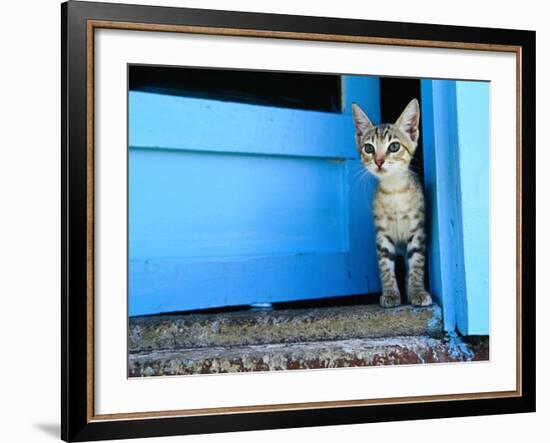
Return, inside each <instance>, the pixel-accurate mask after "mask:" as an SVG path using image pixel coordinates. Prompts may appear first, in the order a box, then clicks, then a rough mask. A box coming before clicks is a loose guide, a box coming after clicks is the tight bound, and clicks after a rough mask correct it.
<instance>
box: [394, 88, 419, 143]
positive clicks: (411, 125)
mask: <svg viewBox="0 0 550 443" xmlns="http://www.w3.org/2000/svg"><path fill="white" fill-rule="evenodd" d="M395 124H396V125H397V126H399V127H400V128H401V129H403V130H404V131H405V132H406V133H407V134H409V137H410V138H411V140H412V141H413V142H415V143H416V142H417V141H418V136H419V135H420V131H419V128H418V126H419V124H420V106H419V104H418V100H417V99H415V98H413V99H412V100H411V101H410V102H409V104H408V105H407V107H406V108H405V110H404V111H403V113H402V114H401V115H400V116H399V118H398V119H397V121H396V122H395Z"/></svg>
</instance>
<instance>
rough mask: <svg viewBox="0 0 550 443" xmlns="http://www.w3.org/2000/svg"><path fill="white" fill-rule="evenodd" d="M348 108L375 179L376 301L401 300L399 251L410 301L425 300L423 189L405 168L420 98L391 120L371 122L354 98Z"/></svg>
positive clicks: (416, 129) (414, 135)
mask: <svg viewBox="0 0 550 443" xmlns="http://www.w3.org/2000/svg"><path fill="white" fill-rule="evenodd" d="M352 110H353V120H354V123H355V129H356V142H357V148H358V150H359V153H360V156H361V161H362V163H363V165H364V167H365V168H366V169H367V170H368V171H369V172H370V173H371V174H372V175H374V176H375V177H376V178H377V179H378V185H377V188H376V192H375V195H374V200H373V214H374V225H375V227H376V252H377V256H378V267H379V270H380V280H381V283H382V296H381V297H380V305H381V306H383V307H393V306H398V305H399V304H401V295H400V293H399V289H398V286H397V279H396V277H395V259H396V257H397V255H403V256H404V259H405V264H406V268H407V281H406V287H407V298H408V301H409V303H411V304H413V305H416V306H428V305H430V304H431V303H432V299H431V296H430V294H429V293H428V292H427V291H426V289H425V287H424V267H425V262H426V254H425V250H426V235H425V230H424V223H425V215H424V211H425V206H424V194H423V191H422V186H421V184H420V183H419V181H418V179H417V177H416V174H414V172H412V171H411V170H409V164H410V162H411V160H412V158H413V156H414V152H415V150H416V147H417V144H418V137H419V122H420V108H419V105H418V101H417V100H416V99H414V100H412V101H411V102H410V103H409V104H408V105H407V107H406V108H405V110H404V111H403V113H402V114H401V116H400V117H399V119H398V120H397V121H396V122H395V123H394V124H380V125H373V124H372V123H371V121H370V120H369V118H368V117H367V116H366V114H365V113H364V112H363V111H362V109H361V108H360V107H359V106H357V105H355V104H354V105H353V106H352Z"/></svg>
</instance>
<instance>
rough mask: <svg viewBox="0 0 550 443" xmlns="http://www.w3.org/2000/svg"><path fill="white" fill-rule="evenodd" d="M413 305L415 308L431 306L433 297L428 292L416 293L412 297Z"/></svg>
mask: <svg viewBox="0 0 550 443" xmlns="http://www.w3.org/2000/svg"><path fill="white" fill-rule="evenodd" d="M411 304H412V305H414V306H430V305H431V304H432V297H431V295H430V294H429V292H428V291H422V290H420V291H416V292H413V294H412V296H411Z"/></svg>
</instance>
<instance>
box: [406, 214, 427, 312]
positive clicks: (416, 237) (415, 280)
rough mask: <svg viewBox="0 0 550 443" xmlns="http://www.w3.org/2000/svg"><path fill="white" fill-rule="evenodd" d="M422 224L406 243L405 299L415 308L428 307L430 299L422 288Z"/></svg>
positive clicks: (423, 261)
mask: <svg viewBox="0 0 550 443" xmlns="http://www.w3.org/2000/svg"><path fill="white" fill-rule="evenodd" d="M425 238H426V237H425V235H424V229H423V228H422V222H420V223H419V225H418V227H417V229H416V231H413V235H412V236H411V237H410V238H409V241H408V242H407V269H408V272H407V297H408V299H409V303H411V304H412V305H415V306H429V305H431V304H432V297H431V296H430V294H429V293H428V291H426V289H425V288H424V266H425V265H426V252H425V251H426V244H425V242H426V240H425Z"/></svg>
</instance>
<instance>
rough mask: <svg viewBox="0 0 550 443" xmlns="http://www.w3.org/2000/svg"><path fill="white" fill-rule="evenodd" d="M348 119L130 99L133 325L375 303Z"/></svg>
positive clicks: (161, 98) (374, 102) (369, 231)
mask: <svg viewBox="0 0 550 443" xmlns="http://www.w3.org/2000/svg"><path fill="white" fill-rule="evenodd" d="M342 90H343V91H344V92H343V94H342V95H343V96H342V100H343V104H342V112H340V113H328V112H317V111H305V110H294V109H283V108H278V107H269V106H259V105H250V104H242V103H234V102H222V101H215V100H206V99H195V98H186V97H176V96H169V95H162V94H153V93H144V92H134V91H131V92H130V93H129V98H128V99H129V163H128V171H129V172H128V173H129V183H128V185H129V192H128V195H129V208H128V225H129V226H128V228H129V238H128V242H129V246H128V253H129V278H128V284H129V311H130V315H144V314H154V313H160V312H172V311H185V310H192V309H203V308H213V307H222V306H234V305H250V304H257V303H268V302H280V301H290V300H301V299H312V298H321V297H333V296H340V295H351V294H363V293H364V294H366V293H369V292H373V291H377V290H378V289H379V282H378V276H377V267H376V261H375V254H374V251H375V249H374V230H373V226H372V221H371V214H370V201H371V195H370V194H371V193H372V189H373V182H372V181H371V180H370V179H369V178H367V177H364V176H363V174H362V169H361V167H360V163H359V161H358V156H357V152H356V149H355V146H354V132H353V123H352V119H351V114H350V107H351V103H352V102H357V103H359V104H360V105H361V106H362V107H363V108H364V109H366V110H367V111H368V112H369V115H370V116H371V117H372V118H373V119H374V120H378V119H379V115H380V110H379V109H380V105H379V82H378V79H376V78H366V77H342Z"/></svg>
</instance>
